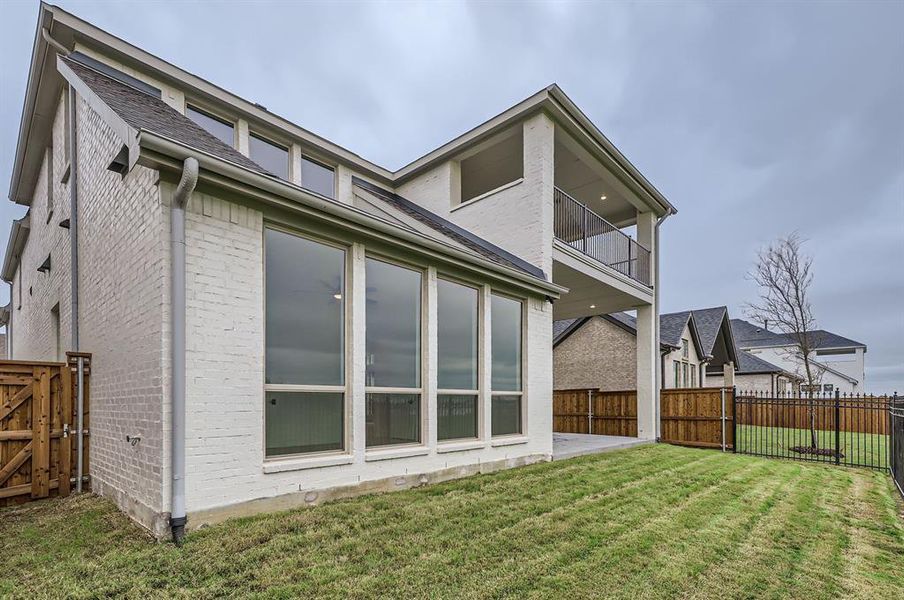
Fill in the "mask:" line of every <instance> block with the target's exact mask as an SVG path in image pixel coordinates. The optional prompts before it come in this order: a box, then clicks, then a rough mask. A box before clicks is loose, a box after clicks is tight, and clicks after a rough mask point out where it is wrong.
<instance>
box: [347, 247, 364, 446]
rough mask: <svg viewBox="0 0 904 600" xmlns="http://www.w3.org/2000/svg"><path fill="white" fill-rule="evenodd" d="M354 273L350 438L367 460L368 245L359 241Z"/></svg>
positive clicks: (350, 297)
mask: <svg viewBox="0 0 904 600" xmlns="http://www.w3.org/2000/svg"><path fill="white" fill-rule="evenodd" d="M350 258H351V268H350V269H349V270H350V271H351V277H349V282H348V292H347V294H348V302H349V305H348V306H349V315H350V318H349V336H348V345H349V351H348V353H347V356H348V357H349V359H348V360H349V361H350V362H351V365H350V366H351V368H350V369H346V372H347V373H348V378H349V381H348V387H347V389H348V390H349V395H350V397H349V399H348V410H349V414H348V420H349V423H351V434H352V439H351V441H350V444H349V445H350V450H351V453H352V454H353V455H354V457H355V462H356V463H361V464H363V463H364V445H365V434H366V423H365V414H364V401H365V396H364V387H365V381H364V372H365V366H364V362H365V359H366V350H365V338H364V328H365V327H366V323H365V322H364V320H365V311H366V308H367V296H366V289H367V288H366V285H367V282H366V281H365V279H364V276H365V262H364V246H363V245H362V244H355V245H353V246H352V249H351V257H350Z"/></svg>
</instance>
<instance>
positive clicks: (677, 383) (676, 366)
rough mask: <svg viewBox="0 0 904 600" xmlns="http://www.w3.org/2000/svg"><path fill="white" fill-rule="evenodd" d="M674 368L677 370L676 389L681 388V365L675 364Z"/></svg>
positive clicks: (673, 364)
mask: <svg viewBox="0 0 904 600" xmlns="http://www.w3.org/2000/svg"><path fill="white" fill-rule="evenodd" d="M672 366H673V367H674V368H675V387H676V388H680V387H681V363H679V362H674V363H672Z"/></svg>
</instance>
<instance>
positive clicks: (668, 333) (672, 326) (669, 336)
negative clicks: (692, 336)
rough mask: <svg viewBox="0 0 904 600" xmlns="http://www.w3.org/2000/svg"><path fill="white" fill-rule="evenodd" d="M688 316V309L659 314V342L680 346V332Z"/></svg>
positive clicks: (689, 315) (689, 312) (682, 330)
mask: <svg viewBox="0 0 904 600" xmlns="http://www.w3.org/2000/svg"><path fill="white" fill-rule="evenodd" d="M690 318H691V311H689V310H684V311H681V312H676V313H668V314H664V315H659V343H661V344H668V345H669V346H674V347H675V348H680V347H681V334H683V333H684V328H685V326H686V325H687V320H688V319H690Z"/></svg>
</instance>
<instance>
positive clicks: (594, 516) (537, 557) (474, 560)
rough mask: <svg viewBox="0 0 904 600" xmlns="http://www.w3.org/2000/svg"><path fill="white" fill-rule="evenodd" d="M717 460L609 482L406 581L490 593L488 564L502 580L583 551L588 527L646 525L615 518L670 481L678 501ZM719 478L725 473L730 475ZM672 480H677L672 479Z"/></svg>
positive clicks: (477, 541) (475, 542) (417, 567)
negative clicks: (691, 479) (690, 480)
mask: <svg viewBox="0 0 904 600" xmlns="http://www.w3.org/2000/svg"><path fill="white" fill-rule="evenodd" d="M711 461H712V455H709V453H705V454H702V455H701V457H700V459H697V460H695V461H693V462H689V463H686V464H684V465H681V466H680V467H678V468H675V467H672V466H671V465H669V464H664V465H662V469H663V470H661V471H654V472H650V473H647V474H646V475H638V477H639V479H638V480H635V481H631V482H629V483H627V484H625V485H624V486H622V487H620V488H611V487H610V486H609V484H608V482H606V481H603V482H601V486H603V487H604V489H605V488H607V487H609V488H610V489H608V490H606V491H604V492H601V493H597V494H593V495H592V496H588V497H586V498H585V499H583V500H582V501H578V502H575V503H572V504H568V505H567V506H562V507H559V508H558V509H556V510H553V511H548V512H546V513H544V514H542V515H537V516H534V517H531V518H528V519H525V520H523V521H521V522H519V523H518V524H517V526H515V527H510V528H506V529H503V530H498V531H492V532H489V533H487V534H486V535H482V536H479V537H477V538H474V539H471V540H470V541H468V542H467V545H466V546H464V547H461V548H456V549H455V554H454V556H453V557H452V558H453V559H454V562H452V563H449V562H448V560H449V556H448V555H446V556H440V557H437V558H436V559H434V560H433V561H429V562H428V563H427V564H422V563H421V562H418V563H412V564H411V565H409V566H407V567H405V568H404V569H403V570H401V571H400V576H401V577H400V578H401V579H403V580H405V579H407V578H408V577H407V576H408V575H411V574H413V573H411V572H413V571H421V572H423V575H422V576H424V575H426V576H428V577H429V578H430V579H431V580H435V581H436V583H437V585H440V584H441V582H444V583H443V585H449V584H454V585H462V586H464V587H469V586H475V587H476V588H477V589H480V590H482V591H484V592H486V591H488V590H492V589H493V576H492V574H488V573H487V570H486V565H487V564H492V565H493V573H499V574H500V575H502V574H507V573H509V572H510V571H511V570H512V569H516V570H517V571H518V572H536V571H538V570H540V569H542V568H543V566H544V565H546V564H548V563H549V562H550V561H551V560H552V557H554V556H556V555H557V554H561V553H562V552H564V551H566V550H568V549H570V548H572V547H578V548H579V547H580V546H581V545H582V544H583V543H585V540H587V537H586V536H585V535H584V528H585V527H587V525H588V523H592V522H609V523H612V524H613V525H616V524H617V525H618V529H616V530H613V531H612V532H611V533H612V534H613V535H614V534H616V533H618V532H619V531H622V530H624V529H627V528H630V527H631V526H633V525H636V524H638V523H640V522H641V521H642V520H643V519H644V518H645V513H643V512H641V513H638V514H636V515H635V516H634V519H633V520H632V521H630V522H625V521H623V520H622V521H619V520H617V519H615V518H613V517H612V514H613V513H615V512H617V511H619V509H620V507H625V506H638V505H640V504H641V503H642V502H643V499H644V498H645V497H647V496H649V495H650V490H651V489H652V487H653V486H654V484H655V482H656V481H666V482H667V483H666V484H665V485H666V487H667V488H674V489H675V494H674V496H673V497H674V498H678V497H679V496H680V494H681V492H682V490H684V489H686V488H685V486H683V485H682V484H681V483H680V481H681V479H680V476H681V475H682V473H684V472H687V473H691V474H693V473H694V472H697V473H712V472H713V469H714V466H715V465H714V463H713V462H711ZM719 473H721V474H725V473H727V471H720V472H719ZM669 475H673V476H674V477H672V478H671V479H669ZM664 507H665V503H662V504H657V505H656V506H654V505H652V504H649V505H648V509H650V510H655V509H657V508H664ZM591 541H592V540H591ZM441 561H442V562H441ZM431 563H432V564H431ZM447 568H451V569H453V571H452V572H454V573H455V575H456V577H455V578H449V577H446V576H445V575H444V573H445V572H446V571H447ZM469 580H470V581H469ZM392 583H393V581H392V580H391V579H390V578H385V577H384V578H383V581H382V582H381V584H383V585H387V584H392ZM374 591H377V590H376V589H375V590H374Z"/></svg>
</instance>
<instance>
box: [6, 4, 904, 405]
mask: <svg viewBox="0 0 904 600" xmlns="http://www.w3.org/2000/svg"><path fill="white" fill-rule="evenodd" d="M63 6H64V7H65V8H67V9H68V10H71V11H73V12H75V13H76V14H78V15H80V16H82V17H84V18H86V19H87V20H89V21H92V22H94V23H96V24H97V25H99V26H101V27H103V28H104V29H107V30H108V31H111V32H112V33H114V34H116V35H118V36H120V37H122V38H124V39H126V40H128V41H130V42H132V43H135V44H136V45H138V46H140V47H143V48H145V49H147V50H149V51H151V52H153V53H155V54H157V55H159V56H161V57H163V58H165V59H167V60H169V61H171V62H173V63H175V64H177V65H179V66H181V67H184V68H186V69H188V70H190V71H192V72H195V73H197V74H200V75H202V76H203V77H205V78H207V79H209V80H210V81H213V82H214V83H217V84H219V85H221V86H223V87H225V88H227V89H230V90H232V91H234V92H236V93H238V94H240V95H242V96H245V97H247V98H249V99H251V100H254V101H257V102H260V103H261V104H263V105H265V106H267V107H268V108H269V109H271V110H273V111H274V112H276V113H278V114H281V115H284V116H286V117H287V118H289V119H291V120H293V121H295V122H297V123H299V124H301V125H302V126H304V127H306V128H308V129H310V130H312V131H314V132H315V133H318V134H320V135H323V136H325V137H327V138H329V139H331V140H333V141H335V142H337V143H339V144H342V145H343V146H346V147H347V148H349V149H350V150H352V151H355V152H358V153H359V154H361V155H362V156H364V157H366V158H368V159H371V160H374V161H375V162H377V163H380V164H382V165H384V166H386V167H389V168H397V167H399V166H401V165H403V164H405V163H407V162H409V161H411V160H413V159H415V158H417V157H418V156H420V155H422V154H424V153H425V152H427V151H429V150H431V149H432V148H434V147H436V146H438V145H439V144H442V143H443V142H445V141H447V140H449V139H451V138H452V137H454V136H456V135H458V134H459V133H461V132H463V131H465V130H467V129H469V128H471V127H473V126H474V125H476V124H477V123H479V122H481V121H483V120H485V119H487V118H488V117H490V116H492V115H494V114H496V113H497V112H499V111H501V110H503V109H505V108H507V107H508V106H510V105H512V104H514V103H515V102H517V101H519V100H521V99H523V98H524V97H526V96H528V95H529V94H531V93H533V92H535V91H537V90H538V89H540V88H542V87H543V86H545V85H547V84H548V83H550V82H553V81H555V82H557V83H559V84H560V85H561V86H562V87H563V89H564V90H565V91H566V92H567V93H568V94H569V95H570V96H571V97H572V98H573V99H574V100H575V102H577V103H578V105H580V106H581V107H582V108H583V109H584V110H585V112H587V114H588V115H589V116H590V117H591V119H592V120H593V121H594V122H595V123H597V124H598V125H599V126H600V128H601V129H602V130H603V131H604V132H606V134H607V135H608V136H609V137H610V138H611V139H612V140H613V142H615V143H616V144H617V145H618V146H619V148H621V149H622V150H623V151H624V152H625V154H626V155H627V156H628V157H629V158H630V159H631V160H632V161H633V162H635V164H637V166H638V167H639V168H640V169H641V170H642V171H643V172H644V173H645V174H646V175H647V176H648V177H649V178H650V179H651V180H652V181H653V182H654V183H655V184H656V185H657V186H658V187H659V188H660V189H661V190H662V191H663V192H664V193H665V194H666V195H667V196H668V197H669V198H670V199H671V200H672V201H673V202H674V203H675V204H676V205H677V206H678V208H679V210H680V214H679V215H678V216H676V217H674V218H672V219H670V220H669V221H668V222H667V223H666V224H665V225H664V229H663V236H664V246H663V248H664V250H663V281H662V283H663V299H664V306H663V309H664V310H678V309H683V308H691V307H702V306H710V305H715V304H727V305H729V308H730V309H731V310H732V312H734V313H735V314H738V315H740V314H741V313H740V307H741V305H742V303H743V302H744V301H746V300H750V299H752V298H753V297H754V295H755V293H756V290H755V289H754V288H753V286H752V285H751V283H750V282H749V281H747V280H746V279H745V277H744V276H745V273H746V272H747V271H749V269H750V267H751V264H752V261H753V259H754V257H755V253H756V250H757V248H759V247H760V246H762V245H763V244H765V243H767V242H769V241H770V240H772V239H774V238H776V237H777V236H779V235H782V234H785V233H788V232H790V231H793V230H798V231H800V232H801V234H802V235H803V236H804V237H806V238H807V239H808V240H809V241H808V243H807V248H808V250H809V251H810V252H811V253H813V254H814V256H815V260H816V283H815V284H814V288H813V296H814V303H815V306H816V311H817V317H818V319H819V322H820V325H821V326H823V327H826V328H828V329H831V330H833V331H836V332H838V333H840V334H842V335H845V336H848V337H852V338H855V339H859V340H861V341H863V342H865V343H867V344H868V345H869V353H868V355H867V358H868V365H869V366H868V369H869V370H868V380H869V385H870V387H871V388H872V389H873V390H877V391H879V390H889V391H890V390H892V389H893V388H897V389H898V390H904V344H901V340H902V339H904V308H902V306H904V267H902V265H901V261H902V257H904V36H902V35H901V32H900V24H901V23H902V22H904V4H902V3H900V2H851V3H842V2H832V3H828V2H826V3H817V2H806V3H804V2H799V3H741V2H733V3H694V2H684V3H680V4H679V3H673V4H663V3H656V4H654V3H649V4H616V3H594V4H590V3H577V2H574V3H568V2H559V3H549V4H544V3H527V4H522V5H514V4H511V3H468V4H459V3H445V2H439V3H431V4H414V3H366V4H364V3H361V4H348V3H342V4H337V5H332V4H318V3H296V4H291V3H286V2H282V3H275V4H264V3H259V2H255V3H222V4H217V5H216V7H215V8H214V9H211V3H195V4H185V3H179V4H178V5H177V4H174V3H164V2H148V3H123V2H119V3H107V2H86V3H81V2H63ZM36 12H37V9H36V5H35V4H33V3H31V2H28V3H6V4H4V8H3V16H4V18H3V20H2V24H0V67H2V68H0V180H2V181H4V182H6V181H8V180H9V172H10V168H11V164H12V158H13V155H14V152H15V140H16V133H17V130H18V122H19V111H20V110H21V102H22V96H23V93H24V85H25V78H26V76H27V68H28V56H29V53H30V50H31V43H32V35H33V28H34V20H35V16H36ZM243 31H245V32H247V33H246V34H244V35H243V34H242V32H243ZM22 212H23V211H22V210H21V209H20V208H17V207H13V206H12V205H10V204H8V203H7V204H6V205H5V206H3V207H2V208H0V216H2V220H3V222H7V223H8V221H9V219H10V218H12V217H13V216H18V215H20V214H22Z"/></svg>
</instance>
